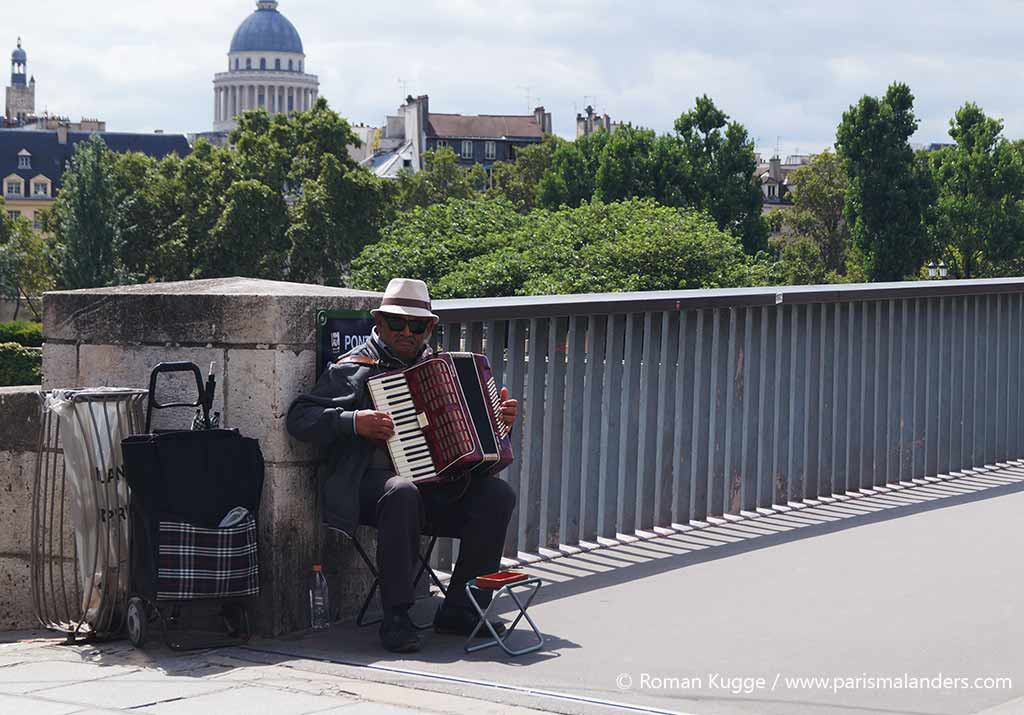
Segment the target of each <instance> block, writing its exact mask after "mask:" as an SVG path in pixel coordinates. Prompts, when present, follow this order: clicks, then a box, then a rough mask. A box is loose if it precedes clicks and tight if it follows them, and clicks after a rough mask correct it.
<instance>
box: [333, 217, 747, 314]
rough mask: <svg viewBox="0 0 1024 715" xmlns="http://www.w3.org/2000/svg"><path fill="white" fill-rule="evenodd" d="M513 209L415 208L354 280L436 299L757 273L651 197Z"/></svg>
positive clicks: (692, 284)
mask: <svg viewBox="0 0 1024 715" xmlns="http://www.w3.org/2000/svg"><path fill="white" fill-rule="evenodd" d="M515 209H516V207H515V206H514V205H512V204H511V203H510V202H508V201H503V200H502V201H497V202H495V201H488V200H451V201H449V202H447V203H446V204H439V205H434V206H430V207H426V208H419V209H416V210H415V211H413V212H412V213H411V214H410V215H408V216H406V217H403V218H400V219H399V220H397V221H396V222H395V223H394V224H393V225H392V226H391V227H390V228H389V229H388V231H387V232H386V236H385V238H384V239H383V240H382V241H381V242H379V243H377V244H374V245H370V246H367V247H366V248H365V249H364V250H363V252H362V254H360V256H359V258H358V259H356V261H355V262H354V264H353V266H354V268H355V270H354V271H353V284H354V286H355V287H358V288H365V289H370V290H380V289H382V288H383V287H384V285H386V284H387V281H388V280H389V279H390V278H391V277H393V276H395V275H415V276H418V277H421V278H422V279H423V280H425V281H426V282H427V283H428V284H429V285H430V288H431V291H432V293H433V294H435V295H436V296H437V297H478V296H500V295H541V294H548V293H583V292H594V291H626V290H662V289H678V288H700V287H705V288H711V287H720V286H736V285H747V284H749V282H750V281H751V280H752V279H754V277H755V275H761V274H759V273H757V272H756V271H755V270H754V266H753V263H752V261H751V260H749V259H748V257H747V256H746V255H745V254H744V252H743V249H742V246H741V244H740V242H739V240H738V239H737V238H735V237H734V236H732V235H731V234H729V233H726V232H724V231H721V230H720V229H719V228H718V227H717V225H716V224H715V222H714V221H713V220H712V219H711V218H710V216H708V215H707V214H706V213H704V212H700V211H696V210H693V209H677V208H672V207H666V206H660V205H659V204H658V203H657V202H655V201H654V200H653V199H649V198H648V199H636V198H634V199H630V200H628V201H622V202H613V203H607V204H606V203H604V202H601V201H598V200H596V199H595V200H592V201H588V202H587V203H585V204H583V205H581V206H578V207H576V208H567V207H564V208H561V209H556V210H545V209H537V210H534V211H531V212H530V213H529V214H527V215H525V216H522V215H520V214H518V213H516V211H515ZM757 268H758V270H761V269H762V268H763V266H761V265H758V266H757ZM762 273H763V271H762Z"/></svg>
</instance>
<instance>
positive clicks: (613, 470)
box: [597, 314, 626, 539]
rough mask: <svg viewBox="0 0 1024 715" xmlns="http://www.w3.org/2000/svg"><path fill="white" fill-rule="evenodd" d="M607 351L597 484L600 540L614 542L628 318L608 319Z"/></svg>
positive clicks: (618, 316)
mask: <svg viewBox="0 0 1024 715" xmlns="http://www.w3.org/2000/svg"><path fill="white" fill-rule="evenodd" d="M608 320H609V323H610V325H609V327H608V347H607V349H606V352H605V354H606V355H607V359H606V365H607V367H606V370H605V388H604V395H603V398H602V413H603V414H604V419H603V421H602V423H601V478H600V482H599V484H598V517H597V523H598V529H597V534H598V536H599V537H605V538H609V539H614V538H615V534H616V528H615V527H616V524H615V518H616V516H617V509H616V499H617V497H618V476H619V434H620V431H619V424H620V423H619V420H620V419H621V417H622V402H623V395H622V355H623V349H624V346H623V341H624V340H625V328H626V316H625V315H623V314H616V315H612V316H611V317H610V318H609V319H608Z"/></svg>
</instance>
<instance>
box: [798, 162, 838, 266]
mask: <svg viewBox="0 0 1024 715" xmlns="http://www.w3.org/2000/svg"><path fill="white" fill-rule="evenodd" d="M790 178H791V183H792V184H793V188H792V189H791V193H792V197H793V206H792V208H790V209H789V210H787V211H786V212H785V215H784V223H785V227H786V229H788V230H789V231H790V232H792V233H793V234H795V235H797V236H801V237H804V238H807V239H808V240H810V241H811V242H812V243H813V245H815V246H817V248H818V251H819V252H820V254H821V263H822V264H823V265H824V268H825V270H826V271H832V272H834V273H838V274H844V273H846V257H847V253H848V248H849V243H850V231H849V228H848V226H847V223H846V219H845V218H844V217H843V203H844V199H845V196H846V192H847V190H848V181H847V178H846V171H845V170H844V168H843V162H842V160H841V159H840V158H839V156H838V155H836V154H835V153H834V152H831V151H823V152H822V153H820V154H816V155H815V156H814V157H812V158H811V161H810V163H808V164H806V165H805V166H801V167H800V168H799V169H797V170H796V171H794V172H793V173H792V174H791V176H790Z"/></svg>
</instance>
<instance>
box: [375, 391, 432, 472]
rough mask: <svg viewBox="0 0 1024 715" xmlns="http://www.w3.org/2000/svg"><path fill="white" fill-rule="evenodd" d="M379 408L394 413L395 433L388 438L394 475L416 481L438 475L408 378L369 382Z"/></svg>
mask: <svg viewBox="0 0 1024 715" xmlns="http://www.w3.org/2000/svg"><path fill="white" fill-rule="evenodd" d="M369 388H370V393H371V396H372V398H373V403H374V404H375V405H376V406H377V409H379V410H382V411H384V412H390V413H391V421H392V422H393V423H394V425H395V433H394V434H393V435H392V436H391V438H390V439H388V452H390V453H391V461H392V463H393V464H394V467H395V473H396V474H397V475H398V476H400V477H407V478H409V479H412V480H413V481H416V480H418V479H430V478H433V477H436V476H437V473H436V472H435V470H434V462H433V460H432V459H431V457H430V447H429V446H428V445H427V440H426V437H424V435H423V426H422V424H421V423H420V415H419V414H418V413H417V412H416V406H415V405H414V404H413V399H412V394H411V393H410V391H409V383H408V381H407V380H406V379H405V375H403V374H396V375H392V376H391V377H388V378H385V379H383V380H374V381H372V382H370V383H369Z"/></svg>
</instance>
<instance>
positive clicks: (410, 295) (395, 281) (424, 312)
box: [370, 278, 438, 320]
mask: <svg viewBox="0 0 1024 715" xmlns="http://www.w3.org/2000/svg"><path fill="white" fill-rule="evenodd" d="M370 313H371V314H373V315H376V314H377V313H390V314H392V315H407V316H409V317H412V318H433V319H434V320H438V317H437V316H436V315H434V314H433V313H431V312H430V293H429V292H428V291H427V284H426V283H424V282H423V281H420V280H416V279H415V278H392V279H391V282H390V283H388V287H387V289H385V291H384V298H383V299H381V301H380V307H379V308H377V309H376V310H371V311H370Z"/></svg>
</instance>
